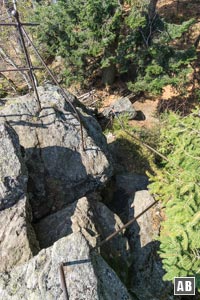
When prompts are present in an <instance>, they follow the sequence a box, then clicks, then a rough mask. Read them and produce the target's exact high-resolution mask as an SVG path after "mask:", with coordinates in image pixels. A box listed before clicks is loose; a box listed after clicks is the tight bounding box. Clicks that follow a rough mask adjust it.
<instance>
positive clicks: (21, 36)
mask: <svg viewBox="0 0 200 300" xmlns="http://www.w3.org/2000/svg"><path fill="white" fill-rule="evenodd" d="M12 15H13V17H14V18H15V19H16V22H17V29H18V31H19V34H20V39H21V43H22V48H23V51H24V54H25V58H26V63H27V66H28V68H29V76H30V79H31V82H32V86H33V89H34V92H35V96H36V99H37V102H38V106H39V109H40V110H41V109H42V108H41V104H40V98H39V95H38V91H37V87H36V84H35V79H34V75H33V71H32V69H33V65H32V62H31V59H30V57H29V54H28V51H27V48H26V44H25V41H24V36H23V31H22V23H21V22H20V19H19V13H18V11H16V10H13V11H12Z"/></svg>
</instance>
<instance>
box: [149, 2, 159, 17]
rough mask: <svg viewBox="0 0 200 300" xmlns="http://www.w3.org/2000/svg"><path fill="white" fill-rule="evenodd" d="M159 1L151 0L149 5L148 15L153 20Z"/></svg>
mask: <svg viewBox="0 0 200 300" xmlns="http://www.w3.org/2000/svg"><path fill="white" fill-rule="evenodd" d="M157 3H158V0H150V3H149V7H148V15H149V19H150V20H152V19H153V17H154V16H155V12H156V6H157Z"/></svg>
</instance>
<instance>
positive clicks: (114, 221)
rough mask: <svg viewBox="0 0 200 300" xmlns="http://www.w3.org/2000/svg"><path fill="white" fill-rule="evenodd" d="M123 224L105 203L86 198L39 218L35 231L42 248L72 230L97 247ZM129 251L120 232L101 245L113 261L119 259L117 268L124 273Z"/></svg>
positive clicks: (104, 252)
mask: <svg viewBox="0 0 200 300" xmlns="http://www.w3.org/2000/svg"><path fill="white" fill-rule="evenodd" d="M122 226H123V223H122V221H121V220H120V218H119V217H118V216H117V215H116V214H114V213H113V212H112V211H110V210H109V209H108V208H107V207H106V206H105V205H104V204H103V203H101V202H98V201H95V200H94V199H92V200H88V199H87V198H86V197H83V198H81V199H79V200H78V201H76V202H74V203H72V204H70V205H68V206H67V207H66V208H65V209H62V210H61V211H58V212H56V213H54V214H52V215H50V216H47V217H46V218H44V219H42V220H41V221H39V222H38V223H37V224H36V225H35V231H36V234H37V238H38V240H39V242H40V247H41V248H46V247H49V246H51V245H52V244H53V243H54V242H55V241H57V240H58V239H60V238H62V237H64V236H67V235H69V234H70V233H72V232H82V234H83V235H84V237H85V239H86V240H87V241H88V243H89V244H90V245H91V246H95V245H96V243H97V242H98V241H100V240H103V239H104V238H106V237H107V236H109V235H110V234H111V233H113V232H114V231H116V230H118V229H119V228H121V227H122ZM129 250H130V249H129V244H128V240H127V238H126V237H125V236H124V235H123V234H119V235H118V236H117V237H115V238H114V239H112V240H111V241H110V242H108V243H106V244H105V245H104V247H102V248H101V254H102V255H103V257H104V258H105V259H106V261H108V262H111V263H112V261H114V260H115V259H117V260H118V263H117V264H118V266H117V267H118V270H119V271H120V274H122V273H123V272H125V270H126V269H127V267H128V264H129ZM119 257H120V259H119Z"/></svg>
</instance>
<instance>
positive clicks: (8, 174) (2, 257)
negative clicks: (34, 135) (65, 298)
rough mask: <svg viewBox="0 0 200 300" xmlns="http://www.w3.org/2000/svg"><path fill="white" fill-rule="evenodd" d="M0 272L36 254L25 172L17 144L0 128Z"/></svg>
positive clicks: (4, 126)
mask: <svg viewBox="0 0 200 300" xmlns="http://www.w3.org/2000/svg"><path fill="white" fill-rule="evenodd" d="M0 145H1V146H0V160H1V163H0V272H2V271H9V270H10V269H11V268H12V267H13V266H15V265H19V264H22V263H24V262H26V261H28V260H29V259H30V258H31V257H32V256H33V255H34V254H35V253H37V252H38V250H39V245H38V242H37V241H36V237H35V234H34V231H33V228H32V226H31V220H32V215H31V207H30V205H29V203H28V200H27V196H26V183H27V179H28V176H27V171H26V168H25V165H24V163H23V159H22V156H21V152H20V145H19V140H18V137H17V135H16V133H15V132H14V130H13V129H12V128H10V127H9V126H8V125H7V124H0Z"/></svg>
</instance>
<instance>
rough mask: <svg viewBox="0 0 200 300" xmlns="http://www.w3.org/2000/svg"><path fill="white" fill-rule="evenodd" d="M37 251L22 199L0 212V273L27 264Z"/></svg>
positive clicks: (28, 209)
mask: <svg viewBox="0 0 200 300" xmlns="http://www.w3.org/2000/svg"><path fill="white" fill-rule="evenodd" d="M38 251H39V244H38V242H37V240H36V236H35V233H34V231H33V228H32V226H31V208H30V205H29V204H28V202H27V199H26V197H24V198H23V199H21V200H19V201H18V202H17V203H16V204H15V205H13V206H12V207H10V208H7V209H4V210H3V211H0V272H5V271H9V270H11V269H12V268H13V267H14V266H16V265H21V264H23V263H25V262H27V261H28V260H29V259H30V258H31V257H33V255H35V254H36V253H38ZM1 299H3V298H1Z"/></svg>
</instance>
